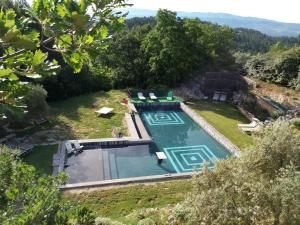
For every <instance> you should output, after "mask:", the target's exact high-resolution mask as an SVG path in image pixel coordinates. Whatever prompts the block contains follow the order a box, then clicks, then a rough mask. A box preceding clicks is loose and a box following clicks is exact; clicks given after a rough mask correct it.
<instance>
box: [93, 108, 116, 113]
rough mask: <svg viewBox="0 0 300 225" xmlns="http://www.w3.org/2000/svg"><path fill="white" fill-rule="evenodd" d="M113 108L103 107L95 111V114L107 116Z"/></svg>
mask: <svg viewBox="0 0 300 225" xmlns="http://www.w3.org/2000/svg"><path fill="white" fill-rule="evenodd" d="M113 110H114V109H113V108H108V107H103V108H101V109H99V110H97V111H95V113H97V114H98V115H107V114H109V113H112V112H113Z"/></svg>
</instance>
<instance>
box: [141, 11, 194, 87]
mask: <svg viewBox="0 0 300 225" xmlns="http://www.w3.org/2000/svg"><path fill="white" fill-rule="evenodd" d="M143 51H144V52H145V54H146V56H147V57H148V58H149V62H148V63H149V66H150V71H151V73H152V76H153V79H152V81H153V82H154V83H159V84H171V85H172V84H175V83H176V82H178V81H180V80H181V79H182V78H183V77H185V76H186V74H187V72H188V71H189V70H190V67H191V65H190V60H189V59H190V56H189V45H188V40H187V37H186V35H185V31H184V27H183V21H182V20H181V19H178V18H177V14H176V13H175V12H171V11H168V10H159V11H158V12H157V15H156V26H155V27H154V29H153V30H151V31H150V32H149V34H148V35H147V36H146V38H145V40H144V41H143Z"/></svg>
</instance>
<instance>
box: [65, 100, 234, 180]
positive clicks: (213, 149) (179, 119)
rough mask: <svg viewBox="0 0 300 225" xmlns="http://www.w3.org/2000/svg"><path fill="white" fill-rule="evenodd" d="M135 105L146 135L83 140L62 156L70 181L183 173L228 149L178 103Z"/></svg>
mask: <svg viewBox="0 0 300 225" xmlns="http://www.w3.org/2000/svg"><path fill="white" fill-rule="evenodd" d="M137 111H138V115H136V119H135V122H138V120H139V121H140V125H141V126H137V127H136V129H141V128H143V129H144V131H145V132H146V134H147V135H150V137H151V138H148V139H143V138H138V139H130V138H129V139H128V140H120V139H117V141H116V140H114V141H107V140H104V139H99V140H98V141H99V142H97V141H90V140H86V141H85V142H82V144H83V146H84V149H83V151H82V152H81V153H80V154H78V155H71V156H67V157H66V160H65V164H64V171H65V172H66V173H67V174H68V175H69V181H68V183H69V184H76V183H85V182H94V181H108V180H115V179H123V178H136V177H148V176H155V175H166V174H183V173H188V172H194V171H197V170H199V169H200V168H201V167H202V166H203V165H204V164H205V163H207V164H208V167H209V168H213V166H214V163H215V161H216V160H218V159H225V158H227V157H228V156H230V155H231V153H230V152H229V151H227V150H226V148H225V147H224V146H223V145H221V144H220V143H219V142H217V141H216V140H215V139H214V138H213V137H211V136H210V135H209V134H208V133H207V132H206V131H205V130H204V129H203V128H202V127H200V126H199V125H198V124H197V123H196V122H195V121H194V120H193V119H192V118H191V117H190V116H189V115H187V114H186V113H185V112H184V111H182V109H181V107H180V105H172V106H166V105H164V106H159V107H153V106H150V107H148V106H146V107H144V106H143V107H137ZM135 125H136V124H135ZM138 127H139V128H138ZM139 131H141V130H139ZM143 135H145V134H143ZM143 135H142V136H143ZM148 137H149V136H148ZM151 139H152V140H151ZM117 142H120V144H118V143H117ZM109 143H110V144H109ZM116 143H117V145H116ZM156 152H164V153H165V155H166V157H167V159H164V160H163V161H162V162H161V163H159V162H158V159H157V156H156Z"/></svg>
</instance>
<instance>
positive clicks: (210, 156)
mask: <svg viewBox="0 0 300 225" xmlns="http://www.w3.org/2000/svg"><path fill="white" fill-rule="evenodd" d="M139 112H140V115H141V117H142V120H143V123H144V125H145V127H146V129H147V131H148V132H149V134H150V135H151V136H152V138H153V141H154V143H155V145H156V148H157V149H158V150H159V151H162V152H164V153H165V154H166V156H167V160H166V161H168V163H169V164H171V165H172V167H173V168H174V170H175V171H176V172H177V173H183V172H193V171H195V170H197V169H199V168H201V167H202V166H203V165H204V163H207V164H208V166H209V167H210V168H212V167H213V166H214V161H216V160H218V159H225V158H227V157H228V156H230V155H231V154H230V153H229V152H228V151H227V150H226V148H225V147H224V146H223V145H221V144H220V143H218V142H217V141H216V140H215V139H214V138H212V137H211V136H210V135H209V134H208V133H207V132H206V131H205V130H204V129H203V128H201V127H200V126H199V125H198V124H197V123H196V122H194V120H193V119H192V118H190V117H189V116H188V115H187V114H186V113H185V112H183V111H182V110H181V109H173V110H163V109H151V108H148V109H146V110H145V109H139Z"/></svg>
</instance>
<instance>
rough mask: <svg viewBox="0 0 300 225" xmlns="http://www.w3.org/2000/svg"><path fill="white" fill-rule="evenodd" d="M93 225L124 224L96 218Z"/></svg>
mask: <svg viewBox="0 0 300 225" xmlns="http://www.w3.org/2000/svg"><path fill="white" fill-rule="evenodd" d="M95 225H124V224H123V223H120V222H117V221H113V220H111V219H109V218H102V217H97V218H96V219H95Z"/></svg>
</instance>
